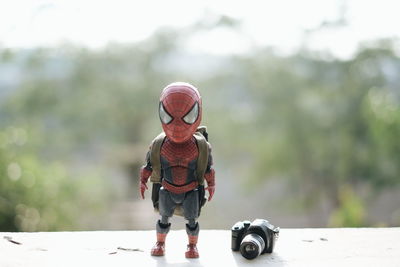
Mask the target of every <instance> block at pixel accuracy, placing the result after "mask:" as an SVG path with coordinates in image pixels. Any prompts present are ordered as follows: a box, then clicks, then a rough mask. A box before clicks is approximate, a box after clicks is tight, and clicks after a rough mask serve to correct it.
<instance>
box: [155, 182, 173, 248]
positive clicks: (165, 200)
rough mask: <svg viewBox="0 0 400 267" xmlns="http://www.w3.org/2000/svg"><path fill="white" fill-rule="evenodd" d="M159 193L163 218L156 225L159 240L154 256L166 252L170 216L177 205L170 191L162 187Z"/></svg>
mask: <svg viewBox="0 0 400 267" xmlns="http://www.w3.org/2000/svg"><path fill="white" fill-rule="evenodd" d="M159 194H160V195H159V211H160V215H161V219H160V220H158V221H157V225H156V231H157V242H156V244H155V245H154V247H153V248H152V250H151V255H152V256H163V255H164V253H165V239H166V237H167V234H168V232H169V229H170V227H171V224H170V223H169V218H170V217H171V216H172V214H173V212H174V209H175V206H176V204H175V203H174V202H173V201H172V199H171V197H170V195H169V192H168V191H166V190H164V189H163V188H161V189H160V193H159Z"/></svg>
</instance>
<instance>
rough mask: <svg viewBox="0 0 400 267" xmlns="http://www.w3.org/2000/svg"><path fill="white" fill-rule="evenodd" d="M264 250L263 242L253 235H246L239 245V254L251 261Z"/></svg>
mask: <svg viewBox="0 0 400 267" xmlns="http://www.w3.org/2000/svg"><path fill="white" fill-rule="evenodd" d="M264 248H265V242H264V239H262V237H261V236H259V235H257V234H254V233H253V234H248V235H246V236H245V237H244V238H243V240H242V243H241V244H240V253H241V254H242V256H243V257H245V258H246V259H249V260H251V259H254V258H255V257H257V256H258V255H260V254H261V252H262V251H263V250H264Z"/></svg>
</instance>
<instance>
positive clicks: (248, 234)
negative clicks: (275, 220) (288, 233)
mask: <svg viewBox="0 0 400 267" xmlns="http://www.w3.org/2000/svg"><path fill="white" fill-rule="evenodd" d="M278 235H279V227H275V226H273V225H272V224H270V223H269V222H268V221H267V220H264V219H256V220H254V221H253V222H250V221H241V222H237V223H235V224H234V225H233V226H232V250H233V251H240V253H241V254H242V255H243V257H245V258H246V259H254V258H255V257H257V256H258V255H260V254H263V253H272V252H273V250H274V246H275V242H276V239H277V238H278Z"/></svg>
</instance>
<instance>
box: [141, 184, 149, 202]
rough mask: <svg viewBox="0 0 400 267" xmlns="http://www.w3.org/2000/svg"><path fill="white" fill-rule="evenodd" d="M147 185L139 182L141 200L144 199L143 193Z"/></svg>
mask: <svg viewBox="0 0 400 267" xmlns="http://www.w3.org/2000/svg"><path fill="white" fill-rule="evenodd" d="M146 189H148V188H147V185H146V183H145V182H143V181H140V194H141V195H142V199H144V191H146Z"/></svg>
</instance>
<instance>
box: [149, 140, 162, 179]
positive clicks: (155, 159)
mask: <svg viewBox="0 0 400 267" xmlns="http://www.w3.org/2000/svg"><path fill="white" fill-rule="evenodd" d="M164 139H165V133H164V132H162V133H160V134H159V135H158V136H157V137H156V138H154V140H153V142H152V143H151V148H150V163H151V167H152V169H153V172H152V173H151V177H150V181H151V182H153V183H161V161H160V153H161V145H162V144H163V143H164Z"/></svg>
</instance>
